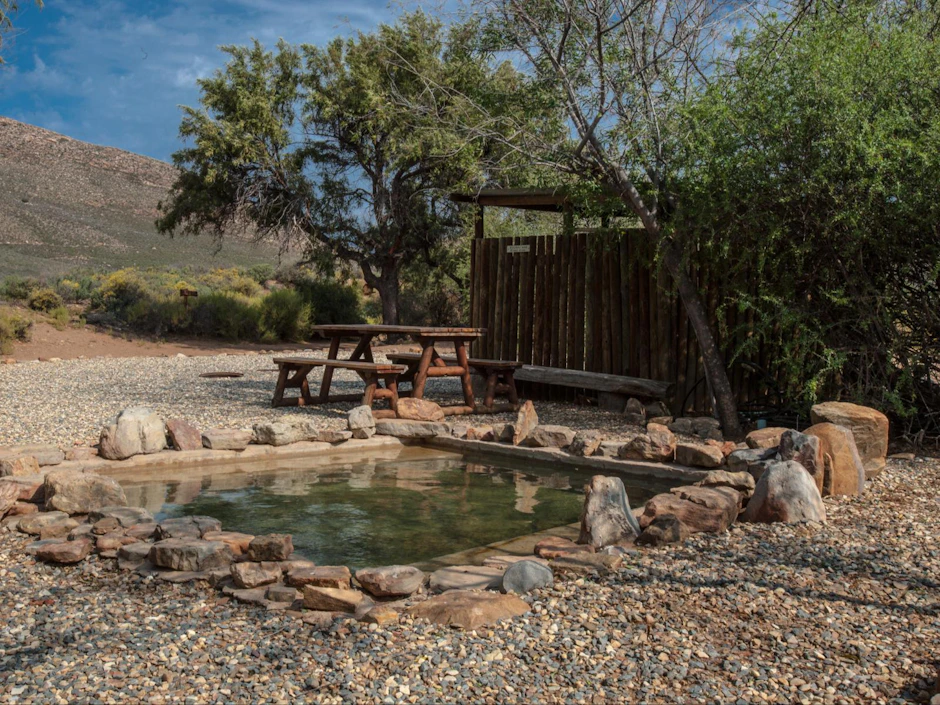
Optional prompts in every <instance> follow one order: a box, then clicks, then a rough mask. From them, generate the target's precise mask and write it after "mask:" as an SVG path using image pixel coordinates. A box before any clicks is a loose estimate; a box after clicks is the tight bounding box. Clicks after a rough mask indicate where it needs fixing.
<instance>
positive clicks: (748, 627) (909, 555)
mask: <svg viewBox="0 0 940 705" xmlns="http://www.w3.org/2000/svg"><path fill="white" fill-rule="evenodd" d="M187 364H190V363H187ZM245 364H248V363H245ZM938 485H940V462H938V461H936V460H919V461H916V462H902V461H889V465H888V469H887V470H886V471H885V472H884V473H883V474H882V475H881V476H880V477H879V478H877V479H876V480H875V481H873V482H872V483H870V486H869V489H868V491H867V492H866V494H865V495H864V496H862V497H858V498H842V499H838V500H836V499H827V500H826V504H827V509H828V511H829V516H830V523H829V524H828V525H825V526H811V525H793V526H786V525H779V524H778V525H772V526H763V525H735V526H734V527H733V528H732V530H731V531H730V532H728V533H726V534H723V535H704V534H699V535H697V536H696V537H693V538H692V539H691V540H689V541H688V542H686V543H685V544H684V545H681V546H672V547H664V548H659V549H651V550H647V551H643V552H638V553H636V554H634V555H631V556H628V557H627V560H626V561H625V563H624V567H623V568H621V569H620V570H619V571H617V572H616V573H615V574H613V575H610V576H607V577H604V578H598V579H594V578H591V579H582V580H578V581H559V582H557V583H556V585H555V586H554V587H553V588H551V589H545V590H541V591H539V592H537V593H535V594H533V595H530V596H528V597H527V600H528V601H530V602H531V603H532V605H533V611H532V612H531V613H530V614H529V615H527V616H525V617H523V618H519V619H516V620H514V621H512V622H508V623H504V624H501V625H498V626H497V627H495V628H493V629H491V630H488V631H480V632H466V633H464V632H456V631H452V630H449V629H445V628H440V627H433V626H430V625H428V624H426V623H420V624H414V623H411V622H410V621H407V620H405V621H403V623H402V624H400V625H398V626H395V627H391V628H377V627H374V626H372V627H366V626H364V625H360V624H357V623H355V622H348V621H341V622H336V623H334V626H333V628H332V629H331V630H330V631H327V632H319V631H314V630H313V629H312V628H311V627H310V626H307V625H305V624H303V623H302V622H300V621H299V620H297V619H295V618H291V617H289V616H287V615H283V614H278V613H273V612H265V611H263V610H260V609H258V608H249V607H243V606H239V605H237V604H235V603H232V602H228V601H227V600H224V599H221V598H220V597H219V595H218V594H217V593H214V592H213V591H212V590H211V589H210V588H208V587H205V586H198V585H189V586H182V587H177V586H171V585H166V584H162V583H155V582H152V581H150V580H147V579H141V578H137V577H134V576H131V575H128V574H118V573H116V572H114V570H113V568H112V565H111V562H102V561H99V560H98V559H97V558H91V559H89V560H88V561H86V562H84V563H83V564H81V565H80V566H78V567H72V568H54V567H51V566H48V565H42V564H37V563H35V562H34V561H33V560H32V559H31V558H28V557H26V556H24V555H23V554H22V553H20V552H19V551H20V549H21V548H22V546H23V545H25V544H26V542H27V539H26V538H24V537H21V536H19V535H17V534H10V533H5V534H2V535H0V615H2V618H3V623H4V626H5V628H4V630H3V631H2V633H0V700H2V701H4V702H10V703H14V702H63V703H65V702H83V701H95V702H151V703H158V702H189V703H203V702H212V703H214V702H271V701H291V702H324V703H341V702H343V703H346V702H355V703H396V702H432V703H438V702H454V703H477V702H481V703H515V702H520V703H523V702H524V703H535V702H546V703H591V704H592V705H593V704H594V703H633V702H636V703H706V702H707V703H722V704H726V703H745V704H749V703H763V702H772V703H866V704H868V703H871V704H876V703H900V702H928V701H929V700H930V696H931V694H932V692H933V687H934V684H933V678H934V676H935V674H936V667H937V661H938V658H940V657H938V654H937V644H938V643H940V614H938V613H940V606H938V597H940V584H938V581H940V546H938V543H937V536H938V535H940V512H938V500H937V496H936V487H937V486H938Z"/></svg>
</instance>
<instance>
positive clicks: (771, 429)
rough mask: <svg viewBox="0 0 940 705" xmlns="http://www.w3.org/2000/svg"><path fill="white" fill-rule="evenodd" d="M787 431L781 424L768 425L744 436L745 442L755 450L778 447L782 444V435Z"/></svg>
mask: <svg viewBox="0 0 940 705" xmlns="http://www.w3.org/2000/svg"><path fill="white" fill-rule="evenodd" d="M785 431H787V429H786V428H783V427H781V426H768V427H767V428H759V429H757V430H756V431H751V432H750V433H749V434H747V436H745V437H744V442H745V443H747V447H748V448H752V449H755V450H761V449H763V450H766V449H767V448H776V447H777V446H778V445H780V437H781V436H782V435H783V434H784V432H785Z"/></svg>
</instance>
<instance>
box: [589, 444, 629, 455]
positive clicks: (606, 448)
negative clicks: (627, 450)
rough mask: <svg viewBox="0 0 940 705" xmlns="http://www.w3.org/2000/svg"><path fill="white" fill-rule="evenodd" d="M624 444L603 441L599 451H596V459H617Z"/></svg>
mask: <svg viewBox="0 0 940 705" xmlns="http://www.w3.org/2000/svg"><path fill="white" fill-rule="evenodd" d="M623 446H624V444H623V443H621V442H620V441H601V443H600V445H599V446H598V447H597V450H595V451H594V457H597V458H617V457H619V456H620V451H621V449H622V448H623Z"/></svg>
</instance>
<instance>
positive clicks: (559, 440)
mask: <svg viewBox="0 0 940 705" xmlns="http://www.w3.org/2000/svg"><path fill="white" fill-rule="evenodd" d="M572 441H574V431H572V430H571V429H570V428H568V427H567V426H557V425H555V424H539V425H538V426H536V427H535V428H534V429H533V430H532V431H531V432H530V433H529V435H528V436H526V439H525V445H527V446H529V447H530V448H567V447H568V446H570V445H571V443H572Z"/></svg>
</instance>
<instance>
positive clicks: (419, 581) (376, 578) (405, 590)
mask: <svg viewBox="0 0 940 705" xmlns="http://www.w3.org/2000/svg"><path fill="white" fill-rule="evenodd" d="M424 578H425V576H424V572H423V571H421V570H419V569H418V568H415V567H414V566H412V565H389V566H383V567H381V568H363V569H362V570H357V571H356V580H358V581H359V584H360V585H362V587H363V588H364V589H365V590H366V591H367V592H369V593H371V594H372V595H374V596H375V597H407V596H408V595H411V594H413V593H415V592H417V591H418V590H419V589H420V588H421V586H422V585H424Z"/></svg>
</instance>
